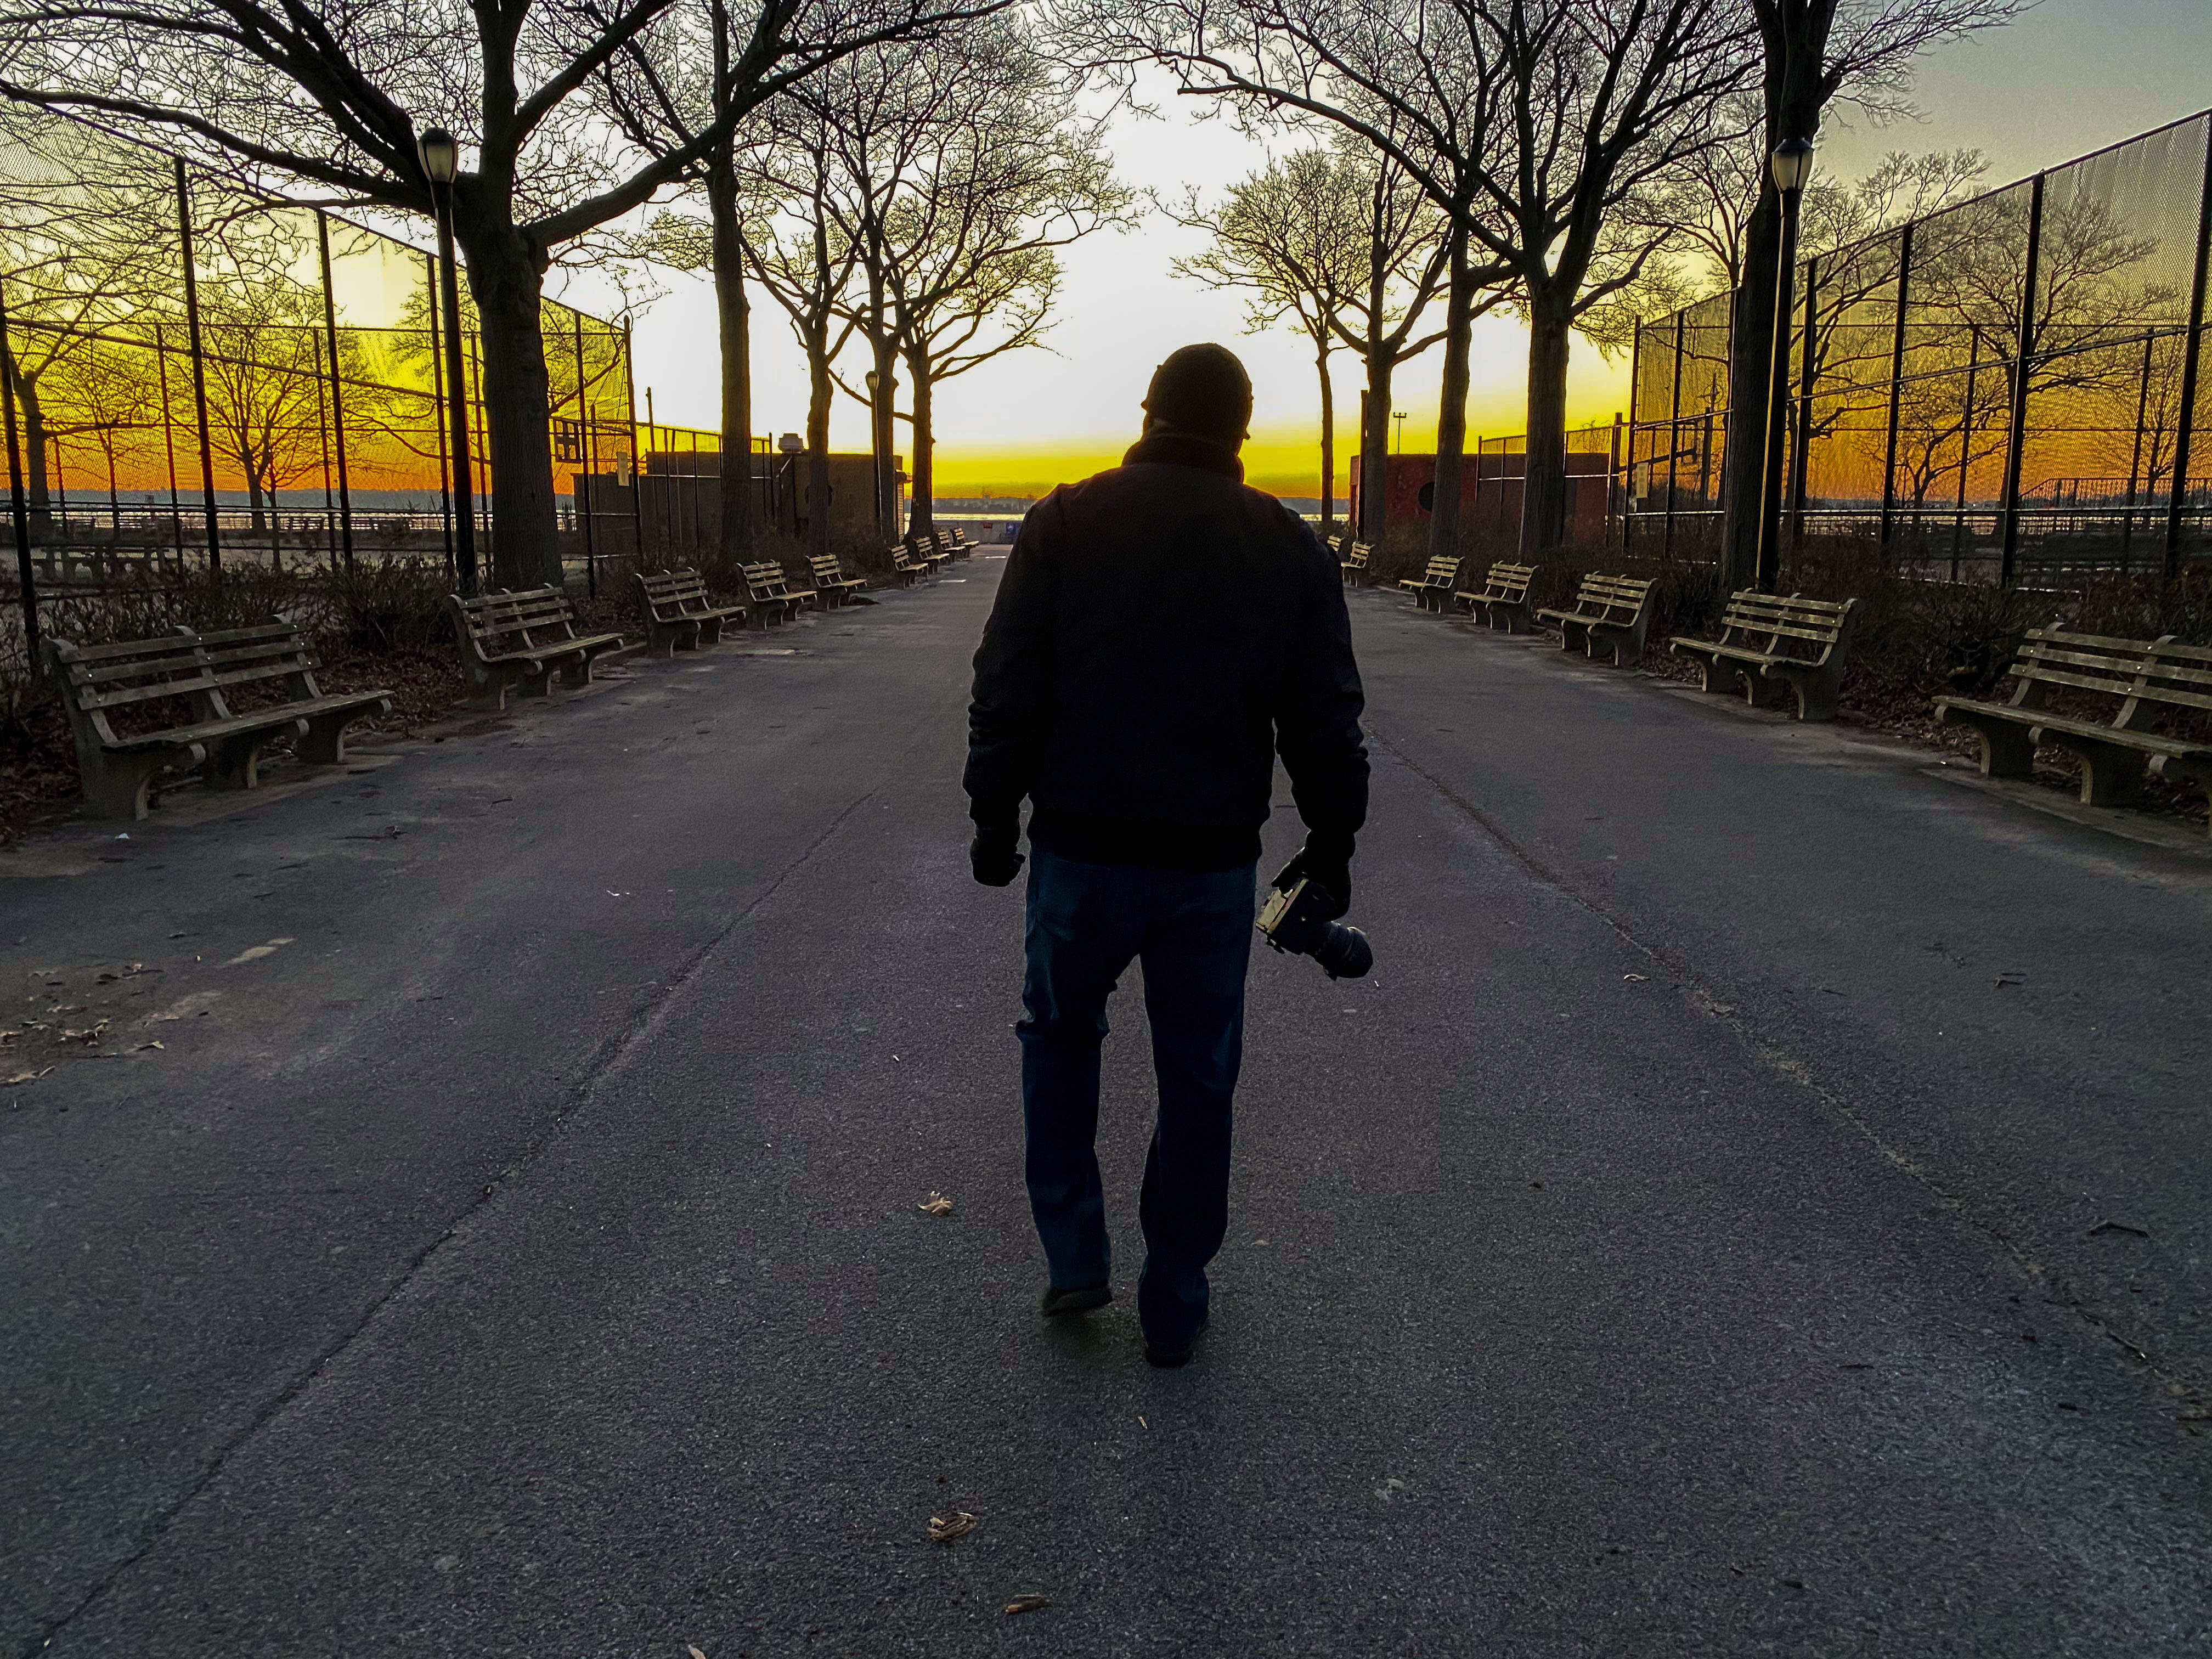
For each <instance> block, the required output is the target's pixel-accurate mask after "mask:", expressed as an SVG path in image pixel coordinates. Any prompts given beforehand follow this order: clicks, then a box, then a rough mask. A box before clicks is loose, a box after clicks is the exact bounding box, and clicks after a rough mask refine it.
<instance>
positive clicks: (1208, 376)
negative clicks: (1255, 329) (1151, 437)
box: [1144, 343, 1252, 449]
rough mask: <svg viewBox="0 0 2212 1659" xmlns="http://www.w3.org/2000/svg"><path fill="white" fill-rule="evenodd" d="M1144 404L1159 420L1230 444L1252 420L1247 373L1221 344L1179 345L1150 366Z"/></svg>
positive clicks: (1240, 438)
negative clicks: (1160, 362) (1159, 361)
mask: <svg viewBox="0 0 2212 1659" xmlns="http://www.w3.org/2000/svg"><path fill="white" fill-rule="evenodd" d="M1144 409H1145V413H1146V414H1147V415H1149V416H1152V419H1153V420H1154V421H1155V422H1158V424H1160V425H1162V426H1171V427H1173V428H1176V431H1178V432H1188V433H1189V434H1190V435H1192V436H1193V437H1198V438H1211V439H1212V440H1213V441H1215V442H1216V443H1219V444H1226V445H1227V446H1229V447H1231V449H1234V448H1235V447H1237V445H1238V444H1240V443H1242V442H1243V441H1244V437H1245V431H1244V428H1246V427H1247V426H1249V424H1250V423H1251V420H1252V377H1251V376H1250V375H1249V374H1246V373H1245V372H1244V365H1243V363H1241V362H1237V354H1236V353H1235V352H1233V351H1231V350H1230V349H1229V348H1228V347H1226V346H1218V345H1214V344H1212V343H1207V344H1205V345H1187V346H1183V347H1182V348H1181V349H1177V350H1175V351H1171V352H1170V353H1169V354H1168V360H1167V362H1164V363H1162V364H1161V365H1160V366H1159V367H1158V368H1156V369H1154V370H1153V371H1152V386H1151V387H1150V388H1149V389H1148V390H1147V391H1146V393H1145V403H1144Z"/></svg>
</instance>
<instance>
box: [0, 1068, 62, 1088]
mask: <svg viewBox="0 0 2212 1659" xmlns="http://www.w3.org/2000/svg"><path fill="white" fill-rule="evenodd" d="M53 1069H54V1068H53V1067H52V1066H44V1067H42V1068H41V1069H40V1070H38V1071H35V1072H18V1073H15V1076H13V1077H10V1078H0V1089H12V1088H14V1087H15V1085H17V1084H19V1083H36V1082H37V1081H38V1080H39V1079H40V1078H42V1077H44V1076H45V1075H46V1073H48V1072H51V1071H52V1070H53Z"/></svg>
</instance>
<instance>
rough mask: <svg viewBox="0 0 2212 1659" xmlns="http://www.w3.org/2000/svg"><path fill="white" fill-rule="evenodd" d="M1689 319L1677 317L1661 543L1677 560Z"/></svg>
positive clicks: (1682, 314)
mask: <svg viewBox="0 0 2212 1659" xmlns="http://www.w3.org/2000/svg"><path fill="white" fill-rule="evenodd" d="M1688 315H1689V313H1688V310H1687V308H1685V309H1683V310H1680V311H1678V312H1676V313H1674V380H1673V382H1672V386H1671V389H1670V390H1669V391H1668V393H1667V533H1666V534H1665V536H1663V537H1662V538H1661V539H1660V543H1659V556H1660V557H1661V558H1662V559H1671V558H1673V557H1674V497H1675V495H1677V494H1678V493H1679V492H1678V491H1677V490H1676V489H1675V488H1674V465H1675V463H1676V462H1677V461H1679V460H1680V459H1681V454H1682V424H1681V422H1682V330H1683V326H1684V323H1683V319H1685V318H1686V317H1687V316H1688Z"/></svg>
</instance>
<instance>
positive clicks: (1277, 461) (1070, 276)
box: [566, 0, 2212, 496]
mask: <svg viewBox="0 0 2212 1659" xmlns="http://www.w3.org/2000/svg"><path fill="white" fill-rule="evenodd" d="M2208 63H2212V0H2044V3H2043V4H2042V5H2040V6H2039V7H2037V8H2036V9H2033V11H2031V12H2029V13H2027V15H2025V16H2024V17H2022V18H2021V20H2020V21H2018V22H2015V23H2014V24H2013V25H2011V26H2010V27H2007V28H2004V29H2001V30H1995V31H1990V32H1989V33H1984V34H1981V35H1978V36H1975V37H1972V38H1971V39H1969V40H1964V41H1960V42H1957V43H1954V44H1953V45H1950V46H1944V47H1942V48H1940V49H1938V50H1937V51H1936V52H1932V53H1930V54H1929V56H1928V57H1927V58H1924V59H1923V62H1922V66H1921V69H1920V73H1919V77H1918V85H1917V91H1916V94H1915V97H1916V100H1917V102H1918V104H1919V106H1920V107H1921V109H1922V111H1923V118H1921V119H1920V120H1918V121H1917V122H1910V123H1905V124H1903V125H1893V126H1889V127H1887V128H1876V127H1870V126H1869V125H1868V124H1867V123H1866V122H1865V121H1863V119H1857V118H1852V117H1851V116H1850V115H1849V114H1848V113H1846V114H1845V115H1844V116H1843V117H1842V118H1840V119H1838V118H1832V119H1831V121H1830V123H1829V125H1828V127H1827V129H1826V131H1824V132H1823V133H1822V135H1821V150H1820V166H1821V167H1823V168H1824V169H1826V170H1828V171H1830V172H1832V173H1834V174H1836V175H1838V176H1841V177H1844V178H1847V179H1848V178H1856V177H1857V176H1858V175H1859V174H1860V173H1863V172H1864V171H1865V170H1866V169H1867V168H1868V167H1869V166H1870V165H1871V164H1872V163H1873V162H1874V161H1876V160H1878V159H1879V158H1880V156H1881V155H1882V154H1883V153H1884V152H1885V151H1887V150H1891V149H1905V150H1911V151H1922V150H1929V149H1950V148H1953V147H1955V146H1959V145H1976V146H1978V147H1980V148H1981V149H1983V150H1984V152H1985V153H1986V154H1987V155H1988V157H1989V160H1990V175H1989V179H1990V183H1991V184H1992V185H1996V184H2001V183H2002V182H2004V181H2006V180H2008V179H2013V178H2016V177H2020V176H2021V175H2024V174H2027V173H2033V172H2034V171H2036V170H2037V169H2038V168H2039V167H2048V166H2050V165H2051V164H2053V163H2056V162H2058V161H2064V160H2065V159H2067V158H2068V157H2069V156H2072V155H2078V154H2080V153H2081V152H2082V151H2085V150H2088V149H2096V148H2098V147H2099V146H2100V145H2103V144H2106V143H2112V142H2114V141H2116V140H2118V139H2121V138H2124V137H2128V136H2129V135H2130V134H2133V133H2136V132H2140V131H2143V130H2144V129H2146V128H2148V127H2152V126H2156V125H2160V124H2161V123H2163V122H2166V121H2169V120H2172V119H2173V118H2176V117H2179V116H2182V115H2185V114H2188V113H2191V112H2194V111H2196V110H2198V109H2201V108H2203V107H2204V106H2206V105H2207V104H2208V103H2212V82H2208V80H2207V79H2206V77H2205V75H2204V66H2205V65H2206V64H2208ZM1158 101H1159V102H1160V103H1162V104H1163V105H1164V106H1166V107H1165V108H1164V111H1163V114H1162V116H1161V118H1158V119H1143V118H1125V119H1123V120H1122V121H1121V122H1120V124H1119V125H1117V127H1116V128H1115V131H1114V133H1113V135H1112V138H1111V143H1112V147H1113V150H1114V155H1115V162H1116V165H1117V167H1118V168H1119V171H1120V173H1121V177H1122V178H1123V179H1124V180H1125V181H1127V182H1128V183H1129V184H1131V185H1135V186H1138V187H1139V188H1143V189H1149V190H1152V191H1155V192H1157V193H1158V195H1159V196H1160V197H1164V198H1168V199H1174V198H1176V197H1180V196H1181V195H1182V193H1183V191H1184V190H1185V189H1186V188H1187V187H1188V186H1196V187H1197V188H1198V189H1199V190H1200V191H1202V192H1205V193H1206V194H1208V195H1209V196H1211V195H1214V194H1218V191H1220V189H1221V188H1222V187H1223V186H1224V185H1227V184H1229V183H1231V181H1233V180H1235V179H1237V178H1239V177H1241V176H1243V174H1244V173H1249V171H1251V170H1252V169H1253V168H1254V167H1257V166H1259V165H1261V164H1262V163H1263V162H1264V160H1265V158H1266V155H1267V152H1268V149H1270V147H1271V146H1270V143H1262V142H1261V141H1259V140H1257V139H1255V138H1252V137H1248V136H1246V135H1244V134H1242V133H1240V132H1238V131H1237V129H1236V128H1235V126H1234V125H1232V124H1231V123H1230V122H1228V121H1226V120H1222V119H1218V118H1217V119H1206V118H1201V117H1200V113H1199V112H1198V111H1197V110H1195V109H1194V108H1193V107H1192V100H1176V99H1174V98H1172V97H1163V98H1161V99H1160V100H1158ZM1297 142H1298V141H1297V140H1295V139H1292V138H1287V137H1277V138H1275V139H1274V140H1273V141H1272V147H1273V148H1274V149H1287V148H1291V147H1294V146H1295V145H1296V143H1297ZM1201 246H1203V238H1202V237H1201V236H1200V234H1197V233H1194V232H1191V231H1187V230H1184V229H1182V228H1179V227H1177V226H1176V225H1174V224H1172V223H1170V222H1168V221H1167V220H1166V219H1165V218H1164V217H1162V216H1158V215H1152V216H1149V217H1148V218H1147V219H1146V222H1144V223H1143V224H1142V225H1141V226H1140V227H1139V228H1137V229H1135V230H1133V231H1131V232H1128V233H1127V234H1103V235H1099V236H1097V237H1093V238H1091V239H1090V240H1085V241H1084V242H1082V243H1079V244H1078V245H1076V246H1073V247H1072V248H1070V249H1068V250H1066V253H1065V255H1064V261H1065V267H1066V279H1065V284H1064V289H1063V293H1062V296H1061V302H1060V319H1059V321H1058V323H1057V325H1056V326H1055V327H1054V330H1053V331H1052V333H1051V336H1050V337H1049V346H1050V349H1048V350H1033V351H1029V352H1024V353H1022V354H1018V355H1017V356H1009V357H1006V358H1002V359H1000V360H999V361H997V362H994V363H991V364H988V365H987V366H985V367H984V368H981V369H979V370H978V371H976V372H975V374H972V375H969V376H968V377H965V378H964V379H961V380H952V381H950V382H947V383H945V384H944V385H943V386H940V387H939V392H938V435H939V437H938V452H937V453H938V489H937V493H938V494H939V495H941V496H942V495H981V494H984V493H992V494H997V495H1036V494H1039V493H1041V492H1042V491H1043V490H1045V489H1049V488H1050V487H1051V486H1052V485H1053V484H1054V483H1059V482H1060V481H1062V480H1065V479H1071V478H1077V477H1084V476H1085V475H1087V474H1088V473H1091V472H1093V471H1097V470H1098V469H1099V468H1101V467H1103V466H1108V465H1113V463H1114V462H1115V460H1116V459H1119V457H1120V454H1121V451H1122V449H1123V448H1125V447H1127V445H1128V444H1129V443H1130V442H1131V441H1133V438H1134V436H1135V433H1136V428H1137V423H1138V420H1139V411H1138V409H1137V404H1138V400H1139V398H1141V397H1142V396H1143V395H1144V388H1145V383H1146V380H1148V379H1149V378H1150V376H1151V374H1152V368H1153V366H1154V365H1155V364H1156V363H1158V361H1159V360H1160V359H1161V358H1162V357H1163V356H1165V355H1166V354H1167V353H1168V352H1169V351H1170V350H1172V349H1174V348H1175V347H1176V346H1178V345H1181V344H1184V343H1188V342H1189V341H1193V340H1205V339H1212V340H1218V341H1220V342H1222V343H1224V344H1226V345H1228V346H1230V347H1231V349H1234V350H1236V351H1237V352H1238V353H1239V354H1240V355H1241V356H1243V359H1244V361H1245V363H1246V365H1247V366H1248V367H1249V369H1250V371H1251V374H1252V380H1253V384H1254V388H1255V395H1256V400H1257V410H1256V412H1255V417H1254V422H1253V439H1252V441H1251V443H1250V444H1249V445H1248V446H1247V449H1246V466H1247V472H1248V476H1249V477H1250V478H1251V481H1252V482H1253V483H1256V484H1258V485H1260V486H1261V488H1263V489H1269V490H1272V491H1273V492H1275V493H1277V494H1279V495H1299V496H1312V495H1318V494H1319V492H1320V482H1319V456H1318V449H1317V446H1318V442H1319V430H1320V393H1319V389H1318V385H1317V381H1316V374H1315V371H1314V366H1313V361H1312V357H1311V355H1310V349H1309V348H1308V347H1307V345H1306V344H1305V343H1304V339H1303V337H1299V336H1297V335H1294V334H1291V333H1290V332H1288V331H1271V332H1268V333H1265V334H1260V335H1248V334H1246V333H1245V332H1244V322H1243V306H1242V303H1241V302H1240V301H1238V300H1237V299H1236V298H1235V297H1234V296H1233V295H1225V294H1220V293H1215V292H1210V291H1208V290H1207V289H1204V288H1202V287H1200V285H1199V284H1197V283H1192V282H1189V281H1187V280H1184V279H1181V278H1178V277H1176V276H1174V275H1173V274H1172V273H1171V272H1170V270H1169V266H1170V263H1171V262H1172V261H1173V260H1174V259H1175V258H1177V257H1178V256H1180V255H1184V254H1188V253H1191V252H1196V251H1197V250H1198V249H1199V248H1200V247H1201ZM659 281H660V286H661V288H662V289H663V290H664V291H663V292H661V293H660V294H659V295H657V296H656V297H654V298H653V299H652V300H651V301H650V302H649V303H647V305H646V306H645V307H644V308H643V309H642V310H641V312H640V313H639V316H638V321H637V336H636V340H637V353H638V358H637V367H638V378H639V383H640V386H641V392H640V405H641V407H640V413H641V414H642V413H643V401H644V399H643V392H642V388H643V387H646V386H650V387H652V388H653V406H654V409H655V410H656V412H657V413H658V415H659V418H660V419H661V420H662V421H663V422H669V423H671V424H678V425H693V426H697V427H701V428H708V429H711V428H714V426H715V425H716V424H717V423H718V420H719V414H718V408H717V403H716V397H717V394H716V391H715V385H716V382H715V372H716V371H715V358H714V345H713V343H714V308H713V303H712V296H711V293H710V291H709V289H708V286H707V284H706V283H704V282H703V281H702V280H700V279H696V278H691V277H686V276H678V275H673V274H668V275H664V276H662V277H661V278H660V279H659ZM566 293H567V294H568V295H569V296H571V297H574V298H575V299H576V300H577V301H579V302H580V303H582V304H585V305H586V307H588V308H590V309H592V310H595V311H599V312H600V313H602V314H611V310H612V309H613V308H614V307H615V306H617V305H618V304H619V301H618V300H617V299H616V298H615V296H614V295H611V293H608V292H607V291H605V289H601V288H599V286H598V285H597V283H596V280H595V279H594V278H592V277H591V276H579V277H578V278H576V279H575V280H574V281H573V282H572V283H570V284H569V285H568V289H566ZM1438 309H1439V312H1440V311H1441V307H1438ZM754 317H755V327H754V341H755V344H754V359H753V362H754V385H755V394H754V395H755V408H756V410H757V421H756V425H757V428H758V429H759V430H762V431H764V432H777V433H780V432H787V431H795V430H798V429H799V428H800V427H801V426H802V424H803V422H804V420H805V392H806V388H805V369H804V364H803V362H802V360H801V358H800V356H799V352H798V349H797V348H796V346H795V345H793V343H792V339H791V335H790V331H789V329H788V328H787V325H785V323H784V320H783V318H782V315H781V313H780V312H777V311H776V310H775V308H774V306H773V304H772V303H771V302H769V301H767V299H766V297H765V296H764V295H756V298H755V312H754ZM1524 342H1525V337H1524V335H1523V333H1522V330H1521V329H1520V327H1519V326H1518V325H1517V324H1516V322H1514V321H1513V320H1512V319H1510V318H1507V317H1493V318H1486V319H1483V320H1482V321H1481V322H1480V324H1478V325H1477V332H1476V337H1475V346H1474V390H1473V394H1472V396H1471V398H1470V400H1469V407H1468V425H1469V429H1470V432H1471V433H1479V434H1484V435H1508V434H1513V433H1517V432H1519V431H1520V430H1521V429H1522V424H1523V422H1522V415H1521V410H1522V387H1523V383H1524V373H1523V353H1524V350H1525V343H1524ZM1442 366H1443V359H1442V352H1441V350H1440V349H1432V350H1431V351H1430V352H1429V353H1428V354H1427V355H1426V356H1423V357H1419V358H1417V359H1415V360H1414V361H1413V362H1410V363H1408V364H1406V365H1404V366H1403V367H1402V368H1401V370H1400V374H1399V379H1398V382H1397V386H1396V388H1395V399H1394V401H1395V404H1396V406H1397V409H1398V410H1402V411H1404V412H1405V413H1406V415H1407V419H1406V421H1405V422H1404V427H1403V443H1404V447H1405V448H1406V449H1407V451H1408V452H1416V451H1427V450H1430V449H1431V448H1433V447H1434V431H1435V422H1436V413H1437V375H1438V374H1439V373H1440V372H1441V369H1442ZM1360 379H1361V377H1360V374H1359V369H1358V363H1357V361H1356V360H1355V359H1354V358H1352V356H1350V355H1349V354H1340V355H1339V356H1337V357H1336V358H1335V359H1334V380H1335V386H1336V401H1337V422H1338V434H1339V450H1338V455H1337V466H1336V482H1335V487H1336V491H1337V494H1338V495H1339V496H1341V495H1342V494H1343V492H1344V489H1345V479H1346V471H1347V467H1348V465H1349V462H1350V459H1351V452H1352V448H1353V447H1354V442H1353V434H1352V425H1353V422H1355V420H1356V418H1357V415H1358V397H1359V387H1360ZM1627 380H1628V366H1627V363H1626V361H1625V359H1624V360H1622V361H1620V362H1610V363H1609V362H1606V361H1605V360H1603V359H1602V358H1601V357H1600V356H1599V355H1598V353H1597V352H1596V350H1595V349H1594V348H1592V347H1590V346H1589V345H1588V344H1587V343H1584V342H1582V341H1579V340H1578V341H1577V343H1576V348H1575V356H1574V360H1573V365H1572V370H1571V376H1570V381H1569V417H1570V420H1571V422H1574V423H1581V422H1585V421H1609V420H1610V419H1611V418H1612V416H1613V412H1614V411H1615V410H1623V409H1625V408H1626V392H1627ZM866 441H867V440H866V422H865V419H864V418H863V416H862V415H861V412H860V406H859V405H858V404H854V403H852V402H850V401H848V400H846V399H842V398H841V399H840V400H839V404H838V408H837V410H836V416H835V419H834V423H833V427H832V442H833V444H834V445H835V447H838V448H841V449H863V448H865V447H866ZM902 447H906V446H905V445H903V444H902Z"/></svg>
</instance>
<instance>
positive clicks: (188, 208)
mask: <svg viewBox="0 0 2212 1659" xmlns="http://www.w3.org/2000/svg"><path fill="white" fill-rule="evenodd" d="M171 159H172V160H173V161H175V163H176V166H177V235H178V238H179V240H180V241H181V242H182V244H183V249H184V262H185V329H186V331H187V333H188V334H189V336H190V339H191V349H192V407H193V410H194V411H195V413H196V415H197V419H198V422H199V436H200V501H201V505H202V506H203V507H205V508H206V511H207V549H208V574H209V575H210V577H211V578H214V579H215V580H221V579H222V529H221V527H220V526H219V525H218V523H217V520H216V504H215V442H214V440H213V439H212V438H211V437H210V435H209V433H208V405H207V354H206V351H205V349H204V348H203V347H202V345H201V343H200V284H199V276H198V275H197V272H195V271H194V270H193V269H192V198H191V193H190V192H189V191H187V190H186V188H185V158H184V157H183V156H181V155H178V156H173V157H172V158H171Z"/></svg>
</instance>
